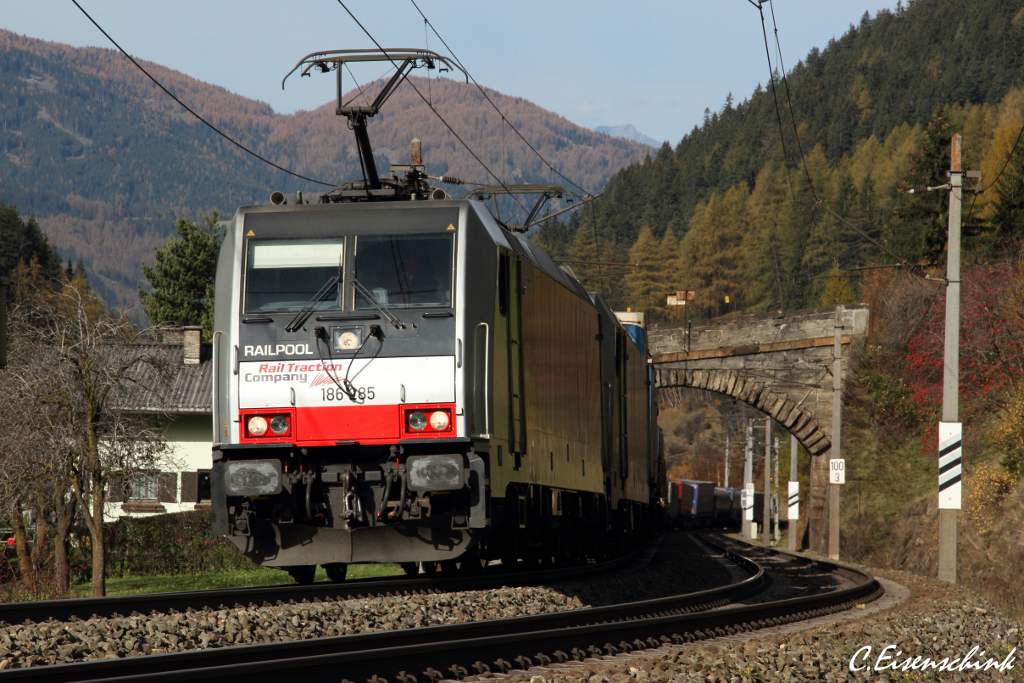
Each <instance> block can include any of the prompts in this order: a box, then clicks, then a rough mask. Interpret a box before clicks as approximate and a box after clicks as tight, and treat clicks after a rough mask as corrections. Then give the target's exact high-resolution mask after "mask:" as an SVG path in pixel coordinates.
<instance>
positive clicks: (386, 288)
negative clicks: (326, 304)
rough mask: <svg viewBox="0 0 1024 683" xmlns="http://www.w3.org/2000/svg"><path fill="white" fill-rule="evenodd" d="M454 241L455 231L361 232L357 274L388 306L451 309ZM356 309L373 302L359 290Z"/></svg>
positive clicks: (364, 307) (367, 288)
mask: <svg viewBox="0 0 1024 683" xmlns="http://www.w3.org/2000/svg"><path fill="white" fill-rule="evenodd" d="M453 244H454V240H453V236H452V234H451V233H449V234H441V235H422V234H421V235H360V236H359V237H358V238H357V240H356V258H355V261H356V263H355V269H356V272H355V277H356V279H357V280H358V281H359V284H361V285H362V286H363V287H365V288H366V290H367V291H369V292H371V293H372V294H373V297H374V299H376V301H377V303H378V304H380V305H382V306H387V307H388V308H393V309H401V308H438V307H444V308H450V307H451V305H452V248H453ZM356 308H358V309H368V308H373V305H372V304H371V303H370V302H369V301H368V300H367V299H366V297H364V296H362V295H361V294H359V293H358V292H357V293H356Z"/></svg>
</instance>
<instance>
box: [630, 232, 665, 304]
mask: <svg viewBox="0 0 1024 683" xmlns="http://www.w3.org/2000/svg"><path fill="white" fill-rule="evenodd" d="M629 262H630V263H632V264H636V265H638V266H640V267H638V268H632V269H630V272H628V273H627V274H626V275H625V276H624V277H623V285H624V286H625V289H626V301H627V305H628V306H629V307H630V308H632V309H633V310H639V311H650V312H651V313H652V314H655V312H658V313H660V309H661V305H660V302H659V301H658V298H659V297H660V296H661V291H662V287H663V282H664V276H663V274H662V270H661V266H662V260H661V258H660V245H659V244H658V240H657V239H655V237H654V233H653V232H652V231H651V226H649V225H644V226H643V227H641V228H640V234H639V235H638V236H637V239H636V242H635V243H634V244H633V246H632V247H631V248H630V250H629Z"/></svg>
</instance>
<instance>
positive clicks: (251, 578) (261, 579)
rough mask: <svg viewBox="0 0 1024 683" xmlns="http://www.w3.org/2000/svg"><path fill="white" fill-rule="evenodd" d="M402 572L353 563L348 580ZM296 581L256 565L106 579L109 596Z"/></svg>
mask: <svg viewBox="0 0 1024 683" xmlns="http://www.w3.org/2000/svg"><path fill="white" fill-rule="evenodd" d="M401 573H402V568H401V567H399V566H398V565H397V564H352V565H349V567H348V573H347V574H346V578H347V579H367V578H374V577H383V576H395V575H397V574H401ZM316 580H317V581H326V580H327V575H326V574H325V573H324V569H323V567H317V569H316ZM294 583H295V581H294V580H293V579H292V577H291V576H289V574H288V572H286V571H284V570H283V569H274V568H271V567H254V568H253V569H235V570H231V571H224V572H216V573H204V574H177V575H153V576H126V577H123V578H119V579H107V595H139V594H141V593H172V592H175V591H194V590H210V589H222V588H246V587H250V586H284V585H289V584H294ZM90 590H91V587H90V585H89V584H87V583H83V584H78V585H76V586H75V587H74V588H73V589H72V597H76V598H86V597H89V592H90Z"/></svg>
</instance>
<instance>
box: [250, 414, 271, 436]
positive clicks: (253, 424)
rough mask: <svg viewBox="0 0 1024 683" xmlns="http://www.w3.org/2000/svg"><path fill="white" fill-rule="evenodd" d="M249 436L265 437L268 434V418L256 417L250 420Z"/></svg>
mask: <svg viewBox="0 0 1024 683" xmlns="http://www.w3.org/2000/svg"><path fill="white" fill-rule="evenodd" d="M248 426H249V434H250V435H252V436H263V435H264V434H266V433H267V420H266V418H263V417H260V416H259V415H256V416H254V417H250V418H249V425H248Z"/></svg>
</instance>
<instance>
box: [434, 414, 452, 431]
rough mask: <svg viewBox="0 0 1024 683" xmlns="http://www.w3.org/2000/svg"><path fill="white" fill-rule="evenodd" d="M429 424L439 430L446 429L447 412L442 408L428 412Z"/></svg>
mask: <svg viewBox="0 0 1024 683" xmlns="http://www.w3.org/2000/svg"><path fill="white" fill-rule="evenodd" d="M430 426H431V428H432V429H436V430H437V431H439V432H443V431H444V430H446V429H448V413H446V412H444V411H443V410H435V411H434V412H432V413H431V414H430Z"/></svg>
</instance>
